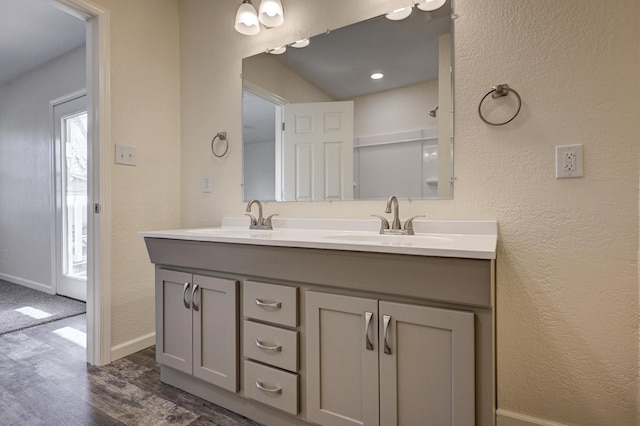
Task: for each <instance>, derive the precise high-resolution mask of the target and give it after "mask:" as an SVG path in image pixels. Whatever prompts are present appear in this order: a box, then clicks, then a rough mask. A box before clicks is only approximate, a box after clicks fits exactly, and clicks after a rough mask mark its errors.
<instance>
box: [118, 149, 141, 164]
mask: <svg viewBox="0 0 640 426" xmlns="http://www.w3.org/2000/svg"><path fill="white" fill-rule="evenodd" d="M136 160H137V155H136V147H135V146H127V145H116V164H124V165H126V166H135V165H136Z"/></svg>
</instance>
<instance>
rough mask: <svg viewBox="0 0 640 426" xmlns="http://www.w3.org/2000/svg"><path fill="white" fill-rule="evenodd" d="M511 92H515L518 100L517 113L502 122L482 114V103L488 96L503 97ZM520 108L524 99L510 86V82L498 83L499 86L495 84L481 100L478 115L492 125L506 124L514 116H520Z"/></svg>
mask: <svg viewBox="0 0 640 426" xmlns="http://www.w3.org/2000/svg"><path fill="white" fill-rule="evenodd" d="M509 92H511V93H513V95H514V96H515V97H516V99H517V100H518V109H517V110H516V113H515V114H513V116H512V117H511V118H510V119H508V120H507V121H504V122H502V123H493V122H491V121H489V120H487V119H486V118H484V116H483V115H482V103H483V102H484V100H485V99H486V98H487V96H489V95H491V97H492V98H494V99H496V98H502V97H503V96H507V95H508V94H509ZM520 108H522V99H521V98H520V95H519V94H518V92H516V91H515V90H514V89H512V88H511V87H509V85H508V84H498V85H497V86H493V87H492V88H491V90H490V91H489V92H488V93H487V94H486V95H484V96H483V97H482V99H481V100H480V104H478V115H479V116H480V119H481V120H482V121H484V122H485V123H487V124H489V125H490V126H504V125H505V124H507V123H510V122H511V121H512V120H513V119H514V118H516V117H517V116H518V114H519V113H520Z"/></svg>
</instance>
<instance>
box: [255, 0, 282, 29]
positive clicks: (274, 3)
mask: <svg viewBox="0 0 640 426" xmlns="http://www.w3.org/2000/svg"><path fill="white" fill-rule="evenodd" d="M258 16H259V18H260V22H262V24H263V25H264V26H265V27H269V28H273V27H279V26H280V25H282V24H284V10H283V9H282V3H280V0H262V1H261V2H260V10H259V13H258Z"/></svg>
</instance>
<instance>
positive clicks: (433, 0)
mask: <svg viewBox="0 0 640 426" xmlns="http://www.w3.org/2000/svg"><path fill="white" fill-rule="evenodd" d="M446 2H447V0H422V1H420V2H418V9H420V10H424V11H425V12H431V11H432V10H436V9H440V8H441V7H442V6H444V4H445V3H446Z"/></svg>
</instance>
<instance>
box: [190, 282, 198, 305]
mask: <svg viewBox="0 0 640 426" xmlns="http://www.w3.org/2000/svg"><path fill="white" fill-rule="evenodd" d="M199 288H200V286H199V285H198V284H194V285H193V291H192V292H191V304H192V305H193V310H194V311H199V310H200V306H198V304H197V303H196V295H198V294H199V293H198V289H199Z"/></svg>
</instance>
